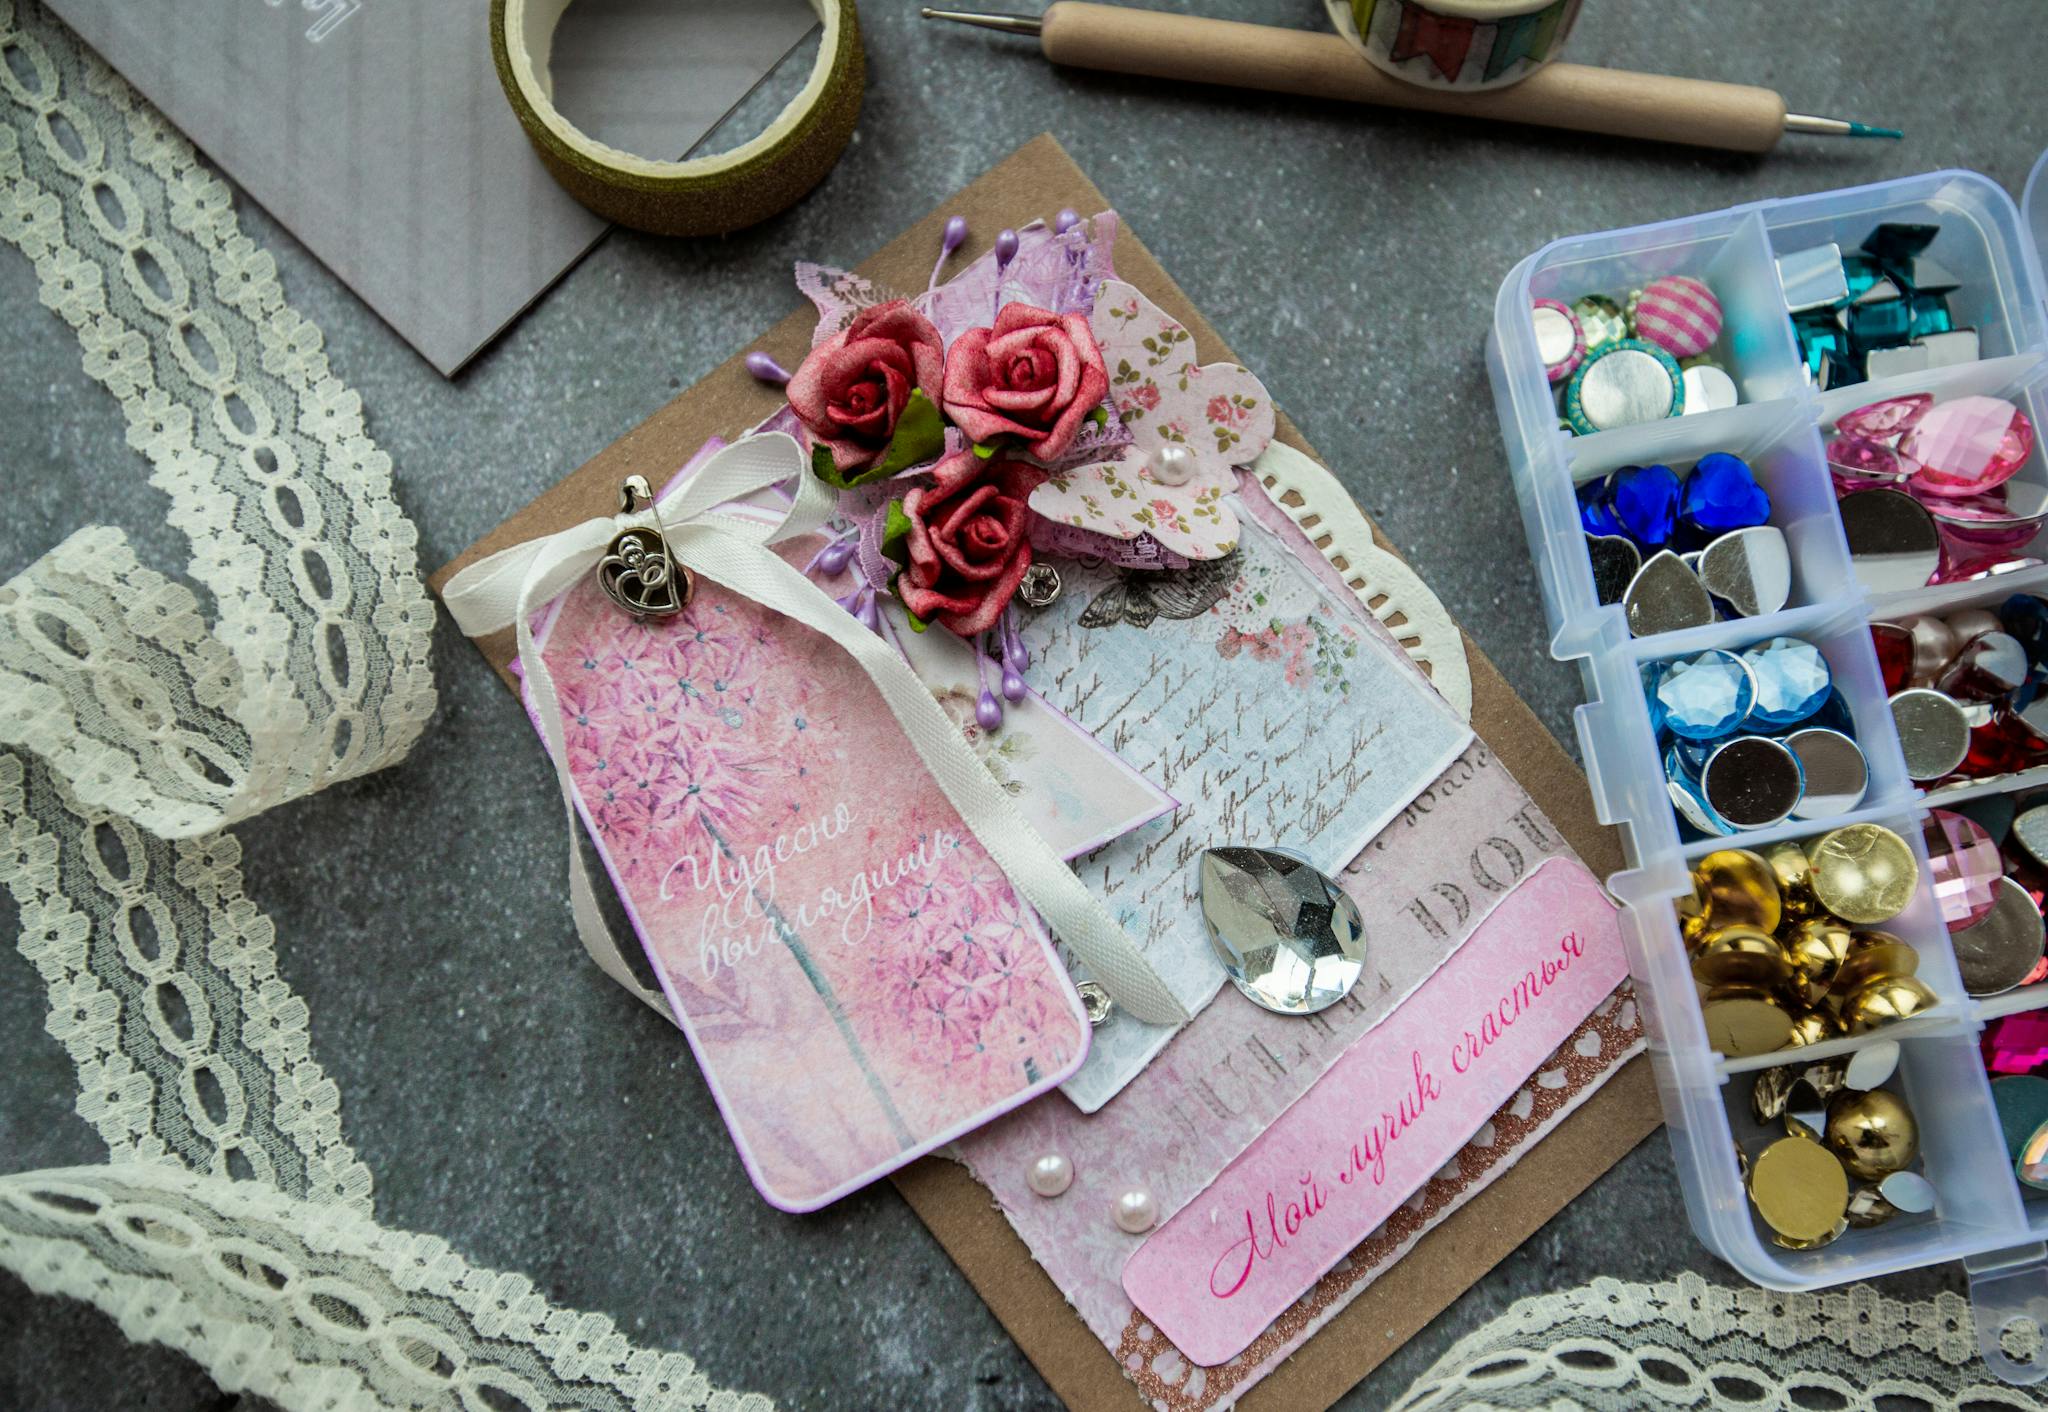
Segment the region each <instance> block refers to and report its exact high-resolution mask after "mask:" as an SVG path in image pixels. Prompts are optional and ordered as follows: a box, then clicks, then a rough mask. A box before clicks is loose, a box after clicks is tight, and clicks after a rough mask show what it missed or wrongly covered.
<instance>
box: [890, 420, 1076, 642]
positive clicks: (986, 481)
mask: <svg viewBox="0 0 2048 1412" xmlns="http://www.w3.org/2000/svg"><path fill="white" fill-rule="evenodd" d="M1044 476H1045V472H1044V471H1043V470H1040V469H1039V468H1038V467H1036V466H1030V465H1026V464H1025V463H1024V462H1022V461H1012V460H1006V459H1004V458H1003V457H1001V456H996V457H993V458H991V459H989V460H986V461H984V460H983V459H982V458H981V457H979V456H977V455H975V454H974V452H973V451H972V450H967V451H961V452H959V453H957V454H955V455H952V456H948V457H947V458H946V459H945V460H943V461H941V462H939V464H938V465H937V466H935V467H933V469H932V483H931V484H930V485H918V486H915V487H913V488H912V489H910V490H909V491H907V492H905V494H904V496H903V501H902V516H903V520H905V521H907V522H908V523H907V525H906V526H904V527H903V541H902V543H903V551H904V554H905V559H904V564H903V572H902V573H901V574H899V575H898V576H897V578H896V596H897V597H898V598H900V599H902V600H903V606H904V607H906V608H908V609H909V610H910V611H911V612H913V613H915V614H917V616H918V617H920V618H924V619H926V620H929V621H936V622H937V623H939V625H940V626H942V627H945V628H948V629H950V630H951V631H953V632H955V633H958V634H959V635H960V636H961V637H972V636H973V635H974V634H976V633H979V632H986V631H987V630H988V629H989V628H991V627H993V626H994V625H995V621H996V619H997V618H998V617H1000V616H1001V615H1002V611H1003V608H1004V607H1005V606H1006V605H1007V604H1008V603H1009V601H1010V599H1011V597H1012V596H1013V595H1014V594H1015V593H1016V592H1017V585H1018V583H1019V582H1020V581H1021V580H1022V579H1023V577H1024V571H1025V570H1026V569H1028V568H1030V567H1031V538H1030V533H1029V529H1028V522H1029V520H1030V518H1031V511H1030V508H1029V507H1028V505H1027V504H1026V501H1027V500H1028V499H1029V498H1030V495H1031V491H1032V488H1033V487H1034V486H1036V485H1037V484H1038V482H1039V481H1040V480H1041V479H1043V478H1044ZM890 518H891V521H892V523H893V522H895V515H894V514H893V513H892V515H891V517H890Z"/></svg>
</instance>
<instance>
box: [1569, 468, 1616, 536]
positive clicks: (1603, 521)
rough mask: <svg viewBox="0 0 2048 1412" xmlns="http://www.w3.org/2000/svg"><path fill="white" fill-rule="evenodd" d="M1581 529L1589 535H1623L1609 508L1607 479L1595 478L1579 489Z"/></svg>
mask: <svg viewBox="0 0 2048 1412" xmlns="http://www.w3.org/2000/svg"><path fill="white" fill-rule="evenodd" d="M1578 497H1579V527H1580V528H1581V529H1583V530H1585V532H1586V533H1587V534H1599V535H1608V534H1621V533H1623V530H1622V528H1621V523H1620V522H1619V521H1618V520H1616V519H1615V518H1614V511H1612V510H1610V509H1608V508H1607V477H1606V476H1595V477H1594V478H1593V479H1592V480H1589V481H1587V482H1586V483H1585V484H1584V485H1582V486H1580V487H1579V489H1578Z"/></svg>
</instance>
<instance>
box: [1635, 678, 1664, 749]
mask: <svg viewBox="0 0 2048 1412" xmlns="http://www.w3.org/2000/svg"><path fill="white" fill-rule="evenodd" d="M1638 675H1640V676H1641V677H1642V679H1643V701H1644V704H1646V705H1647V706H1648V707H1649V708H1650V729H1651V730H1652V731H1653V732H1655V734H1656V736H1657V739H1658V740H1660V741H1661V740H1663V739H1664V737H1665V736H1666V735H1667V734H1669V732H1668V731H1667V730H1666V729H1665V726H1664V703H1663V702H1661V701H1659V700H1658V699H1657V684H1658V683H1659V682H1661V681H1663V680H1664V664H1663V663H1662V662H1646V663H1644V664H1643V667H1642V669H1641V671H1640V672H1639V673H1638Z"/></svg>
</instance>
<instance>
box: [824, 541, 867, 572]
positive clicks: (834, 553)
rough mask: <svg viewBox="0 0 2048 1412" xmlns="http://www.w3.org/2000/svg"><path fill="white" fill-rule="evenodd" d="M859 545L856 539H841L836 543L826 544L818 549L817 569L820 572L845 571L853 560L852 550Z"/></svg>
mask: <svg viewBox="0 0 2048 1412" xmlns="http://www.w3.org/2000/svg"><path fill="white" fill-rule="evenodd" d="M859 547H860V544H859V541H858V540H852V539H842V540H840V541H839V542H838V543H837V544H828V545H826V546H825V547H824V548H823V549H820V550H819V551H818V569H819V571H820V572H821V573H826V574H838V573H844V572H845V571H846V566H847V565H848V564H850V563H852V562H853V551H854V550H855V549H857V548H859Z"/></svg>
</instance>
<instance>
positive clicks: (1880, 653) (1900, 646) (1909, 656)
mask: <svg viewBox="0 0 2048 1412" xmlns="http://www.w3.org/2000/svg"><path fill="white" fill-rule="evenodd" d="M1870 640H1871V641H1872V642H1873V643H1875V644H1876V645H1877V670H1878V673H1879V674H1880V675H1881V676H1883V678H1884V691H1885V695H1887V696H1893V695H1896V694H1897V693H1899V692H1901V691H1904V690H1905V689H1906V688H1907V687H1908V686H1910V685H1912V682H1913V634H1912V633H1911V632H1909V631H1907V630H1906V629H1905V628H1902V627H1900V626H1899V625H1898V624H1897V623H1872V624H1871V625H1870Z"/></svg>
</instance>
